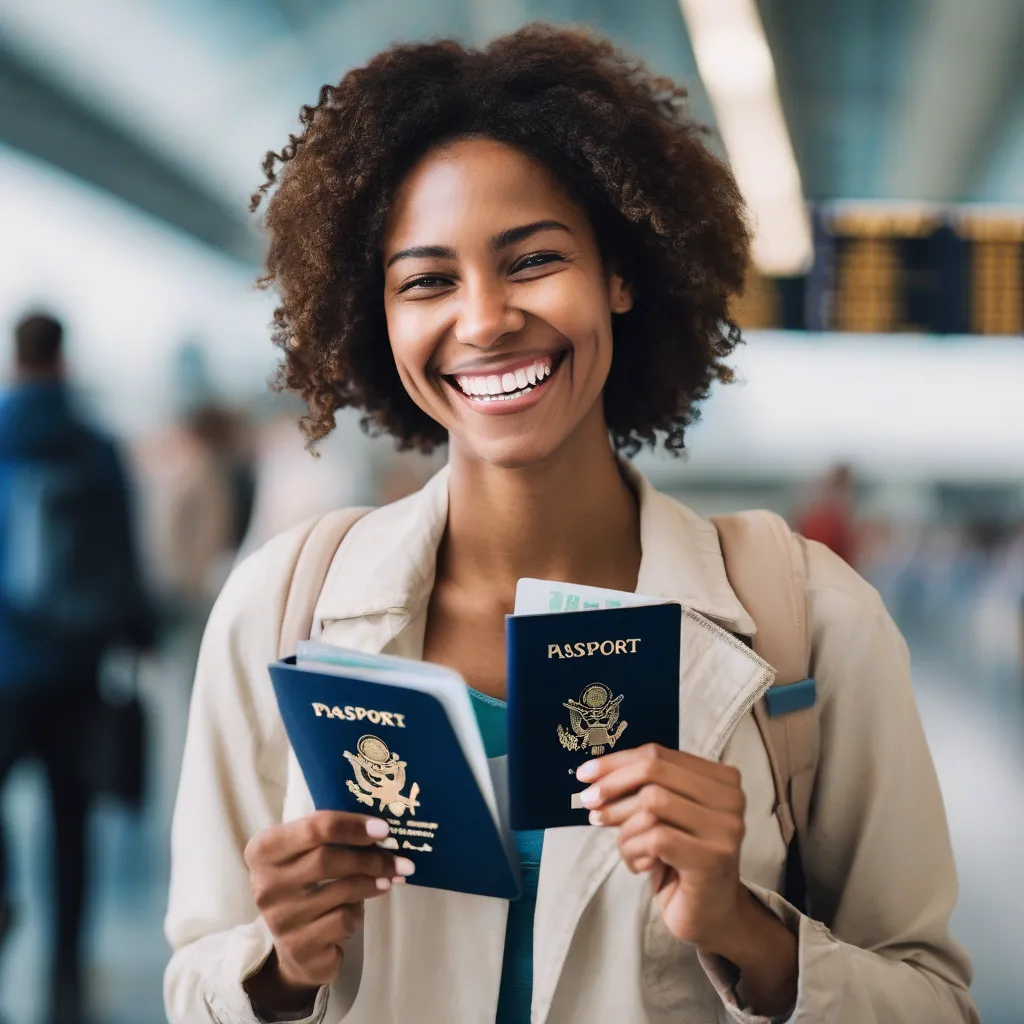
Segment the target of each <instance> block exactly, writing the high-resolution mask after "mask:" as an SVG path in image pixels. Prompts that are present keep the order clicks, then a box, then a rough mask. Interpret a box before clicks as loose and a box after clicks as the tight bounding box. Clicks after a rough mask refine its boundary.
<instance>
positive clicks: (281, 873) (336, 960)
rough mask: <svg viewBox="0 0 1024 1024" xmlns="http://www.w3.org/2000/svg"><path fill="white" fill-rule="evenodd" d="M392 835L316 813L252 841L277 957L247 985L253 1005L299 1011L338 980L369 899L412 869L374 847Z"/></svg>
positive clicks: (251, 863)
mask: <svg viewBox="0 0 1024 1024" xmlns="http://www.w3.org/2000/svg"><path fill="white" fill-rule="evenodd" d="M387 834H388V827H387V823H386V822H384V821H382V820H381V819H380V818H371V817H367V816H366V815H362V814H349V813H347V812H345V811H317V812H316V813H315V814H311V815H309V817H306V818H300V819H298V820H296V821H289V822H286V823H284V824H281V825H274V826H272V827H271V828H268V829H267V830H266V831H264V832H261V833H260V834H259V835H257V836H255V837H254V838H253V839H252V840H251V841H250V842H249V844H248V845H247V846H246V848H245V864H246V866H247V867H248V869H249V880H250V884H251V886H252V891H253V896H254V897H255V900H256V906H257V908H258V909H259V912H260V914H261V916H262V917H263V920H264V921H266V923H267V927H268V928H269V929H270V934H271V935H272V936H273V938H274V953H273V955H272V956H271V957H270V958H269V959H268V960H267V962H266V963H265V964H264V966H263V967H262V968H261V970H260V971H259V972H258V973H257V974H256V975H254V976H253V977H252V978H250V979H249V980H248V981H247V982H246V984H245V989H246V991H247V992H248V994H249V997H250V999H251V1000H252V1002H253V1003H254V1005H256V1006H257V1007H261V1008H264V1009H267V1010H277V1011H280V1012H287V1011H290V1010H300V1009H303V1008H304V1007H306V1006H308V1005H310V1004H311V1003H312V1002H313V1000H314V999H315V997H316V992H317V989H319V988H320V986H322V985H329V984H330V983H331V982H332V981H333V980H334V977H335V975H336V974H337V973H338V969H339V968H340V967H341V961H342V957H343V956H344V951H345V947H346V945H347V944H348V941H349V939H351V937H352V935H353V934H354V933H355V932H356V930H357V929H358V928H359V925H360V924H361V922H362V916H363V901H364V900H366V899H368V898H369V897H372V896H380V895H381V894H382V893H385V892H387V891H388V889H390V888H391V885H392V884H393V883H395V882H404V881H405V876H407V875H410V874H412V872H413V870H414V865H413V863H412V861H410V860H408V859H407V858H405V857H398V856H396V855H395V854H393V853H391V852H390V851H389V850H383V849H381V848H380V847H378V846H375V845H374V844H375V843H377V842H378V841H379V840H381V839H383V838H384V837H385V836H387Z"/></svg>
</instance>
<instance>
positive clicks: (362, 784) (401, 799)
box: [343, 735, 420, 817]
mask: <svg viewBox="0 0 1024 1024" xmlns="http://www.w3.org/2000/svg"><path fill="white" fill-rule="evenodd" d="M343 753H344V755H345V757H346V759H347V760H348V763H349V764H350V765H352V771H353V772H354V773H355V782H353V781H352V779H347V780H346V782H345V785H346V786H348V789H349V792H350V793H352V794H354V796H355V798H356V799H357V800H358V801H359V802H360V803H361V804H366V805H367V806H369V807H372V806H373V804H374V801H375V800H379V801H380V806H379V807H378V810H380V811H383V810H384V808H385V807H386V808H387V809H388V810H389V811H391V813H392V814H394V815H395V816H396V817H401V815H402V813H403V812H404V811H408V812H409V815H410V817H414V816H415V814H416V808H417V807H419V805H420V804H419V801H418V800H417V799H416V797H417V796H418V795H419V792H420V786H419V783H418V782H414V783H413V784H412V789H410V790H409V795H408V796H402V790H403V789H405V768H406V763H405V761H400V760H399V759H398V751H397V750H396V751H395V752H394V753H392V752H391V751H390V750H388V745H387V744H386V743H385V742H384V741H383V740H382V739H380V738H379V737H378V736H369V735H367V736H362V737H360V739H359V742H358V743H357V744H356V753H354V754H350V753H349V752H348V751H347V750H346V751H343Z"/></svg>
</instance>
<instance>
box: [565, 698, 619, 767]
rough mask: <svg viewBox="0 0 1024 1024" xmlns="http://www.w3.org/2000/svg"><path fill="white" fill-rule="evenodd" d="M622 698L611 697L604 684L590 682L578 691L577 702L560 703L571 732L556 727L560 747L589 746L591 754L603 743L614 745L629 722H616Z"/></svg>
mask: <svg viewBox="0 0 1024 1024" xmlns="http://www.w3.org/2000/svg"><path fill="white" fill-rule="evenodd" d="M622 697H623V695H622V694H621V693H620V694H619V695H618V697H615V698H613V697H612V691H611V690H610V689H609V688H608V687H607V686H605V685H604V683H591V684H590V685H589V686H587V687H586V688H585V689H584V690H583V692H582V693H581V694H580V699H579V700H578V701H577V700H568V701H566V702H565V703H564V704H563V705H562V706H563V707H565V708H568V709H569V726H570V728H571V729H572V732H570V731H569V729H563V728H562V726H561V725H559V726H558V740H559V742H560V743H561V744H562V746H563V747H565V749H566V750H581V749H583V748H584V747H590V753H591V756H593V757H599V756H600V755H601V754H603V753H604V748H605V747H606V746H607V747H614V746H615V744H616V743H617V742H618V740H619V737H620V736H621V735H622V734H623V733H624V732H625V731H626V726H627V725H628V724H629V723H628V722H619V705H620V704H621V703H622ZM616 723H618V728H616ZM613 730H614V731H613Z"/></svg>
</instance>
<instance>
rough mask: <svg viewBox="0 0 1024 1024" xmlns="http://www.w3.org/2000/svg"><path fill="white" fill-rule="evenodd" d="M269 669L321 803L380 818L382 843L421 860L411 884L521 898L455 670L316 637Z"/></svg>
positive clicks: (501, 796)
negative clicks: (386, 831) (384, 833)
mask: <svg viewBox="0 0 1024 1024" xmlns="http://www.w3.org/2000/svg"><path fill="white" fill-rule="evenodd" d="M303 646H305V647H306V654H305V656H304V654H303ZM310 653H318V654H319V656H320V660H319V661H318V660H317V659H316V658H311V657H310V656H309V655H310ZM323 659H331V660H330V661H328V660H323ZM403 663H404V664H403ZM270 676H271V679H272V681H273V684H274V692H275V694H276V695H277V703H278V707H279V709H280V711H281V717H282V719H283V720H284V724H285V728H286V729H287V732H288V738H289V740H290V742H291V745H292V748H293V749H294V751H295V755H296V757H297V759H298V762H299V766H300V767H301V769H302V772H303V775H304V776H305V779H306V783H307V785H308V786H309V791H310V794H311V796H312V797H313V803H314V805H315V806H316V808H317V809H318V810H337V811H352V812H355V813H358V814H368V815H373V816H376V817H380V818H384V819H385V820H386V821H387V822H388V824H389V826H390V828H391V834H390V835H389V836H388V838H387V839H385V840H382V841H381V842H380V843H379V844H378V845H380V846H385V847H387V848H390V849H394V851H395V853H396V854H400V855H402V856H404V857H408V858H409V859H410V860H412V861H413V862H414V863H415V864H416V871H415V874H413V875H412V876H411V877H410V878H409V880H408V884H410V885H422V886H429V887H431V888H436V889H449V890H454V891H457V892H465V893H475V894H478V895H482V896H497V897H501V898H504V899H515V898H517V897H518V895H519V867H518V860H517V858H516V855H515V846H514V842H513V841H512V839H511V836H510V834H509V832H508V828H507V816H506V803H507V794H506V793H505V792H502V791H501V783H502V781H503V780H499V784H498V786H495V780H494V779H492V777H491V774H490V768H489V765H488V762H487V758H486V755H485V754H484V750H483V742H482V740H481V739H480V735H479V730H478V727H477V724H476V719H475V716H474V714H473V710H472V705H471V704H470V703H469V700H470V698H469V695H468V693H467V692H466V691H465V683H463V682H462V680H461V678H460V677H459V676H458V675H457V674H456V673H454V672H449V671H447V670H444V669H440V668H438V667H437V666H427V665H424V663H422V662H413V661H406V659H397V658H389V657H384V656H373V655H366V654H362V653H360V652H356V651H345V650H343V649H341V648H331V647H327V646H326V645H322V644H315V645H314V644H309V645H300V652H299V658H298V663H297V660H296V658H286V659H284V660H283V661H278V662H274V663H273V664H272V665H271V666H270ZM460 688H461V691H460ZM460 698H461V699H460ZM463 700H464V701H465V704H464V705H463V703H462V702H463Z"/></svg>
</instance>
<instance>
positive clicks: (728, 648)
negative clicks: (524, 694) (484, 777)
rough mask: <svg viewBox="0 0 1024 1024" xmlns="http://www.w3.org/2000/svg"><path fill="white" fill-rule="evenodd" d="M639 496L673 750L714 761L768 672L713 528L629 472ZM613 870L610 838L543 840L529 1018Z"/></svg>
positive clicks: (645, 579)
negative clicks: (670, 691) (671, 628)
mask: <svg viewBox="0 0 1024 1024" xmlns="http://www.w3.org/2000/svg"><path fill="white" fill-rule="evenodd" d="M627 474H628V475H629V477H630V478H631V481H632V484H633V486H634V488H635V489H636V491H637V493H638V496H639V499H640V535H641V547H642V551H643V554H642V557H641V564H640V574H639V579H638V581H637V593H640V594H645V595H647V596H649V597H666V598H671V599H673V600H677V601H679V602H680V603H681V604H682V605H683V621H682V631H681V640H680V661H679V680H680V681H679V749H681V750H685V751H688V752H690V753H693V754H696V755H698V756H700V757H705V758H708V759H711V760H717V759H718V758H719V757H721V754H722V751H723V750H724V749H725V745H726V743H727V742H728V740H729V737H730V736H731V735H732V733H733V731H734V730H735V728H736V726H737V725H738V724H739V722H740V721H741V719H742V718H743V717H744V715H746V714H747V713H748V712H749V711H750V709H751V708H752V707H753V705H754V703H755V702H756V701H757V700H759V699H760V698H761V697H762V696H763V695H764V693H765V691H766V690H767V689H768V687H769V686H771V683H772V681H773V679H774V672H773V670H772V668H771V667H770V666H769V665H768V664H767V663H766V662H764V661H762V660H761V659H760V658H758V657H757V655H755V654H754V653H753V651H752V650H751V649H750V648H749V647H748V646H747V645H746V644H745V643H744V642H743V641H742V640H740V639H738V638H737V637H736V635H735V633H739V634H741V635H752V634H753V632H754V628H755V627H754V623H753V620H752V619H751V618H750V616H749V615H748V614H747V612H746V611H745V610H744V608H743V607H742V605H741V604H740V603H739V600H738V599H737V598H736V595H735V594H734V593H733V591H732V588H731V587H730V586H729V583H728V579H727V578H726V576H725V569H724V566H723V563H722V557H721V551H720V548H719V546H718V535H717V532H716V531H715V528H714V526H713V525H712V524H711V523H708V522H706V521H705V520H702V519H700V518H699V517H698V516H696V515H694V514H693V513H692V512H690V511H689V510H688V509H686V508H684V507H683V506H682V505H679V504H678V503H677V502H675V501H672V500H671V499H670V498H667V497H666V496H664V495H662V494H659V493H658V492H657V491H655V490H654V489H653V488H652V487H651V486H650V484H648V483H647V481H646V479H645V478H644V477H642V476H641V475H640V474H639V473H637V472H635V471H634V470H632V469H631V468H627ZM618 864H619V853H618V846H617V833H616V832H615V830H612V829H602V828H591V827H586V826H585V827H579V828H565V829H551V830H549V831H548V832H547V833H546V835H545V838H544V850H543V855H542V857H541V869H540V882H539V888H538V894H537V909H536V914H535V918H534V920H535V927H534V989H533V1004H532V1019H533V1020H534V1021H535V1022H537V1024H543V1022H544V1021H546V1020H547V1015H548V1012H549V1010H550V1007H551V1003H552V1000H553V999H554V995H555V990H556V988H557V985H558V979H559V976H560V975H561V972H562V967H563V965H564V964H565V960H566V956H567V955H568V952H569V947H570V945H571V943H572V941H573V937H574V935H575V933H576V929H577V926H578V924H579V921H580V918H581V917H582V916H583V914H584V912H585V911H586V909H587V906H588V905H589V903H590V901H591V900H592V899H593V897H594V895H595V894H596V893H597V891H598V889H600V887H601V885H602V883H603V882H604V881H605V879H606V878H607V877H608V875H609V874H610V873H611V872H612V871H613V870H614V869H615V867H616V865H618Z"/></svg>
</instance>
